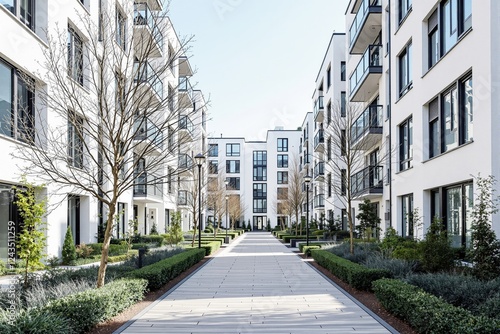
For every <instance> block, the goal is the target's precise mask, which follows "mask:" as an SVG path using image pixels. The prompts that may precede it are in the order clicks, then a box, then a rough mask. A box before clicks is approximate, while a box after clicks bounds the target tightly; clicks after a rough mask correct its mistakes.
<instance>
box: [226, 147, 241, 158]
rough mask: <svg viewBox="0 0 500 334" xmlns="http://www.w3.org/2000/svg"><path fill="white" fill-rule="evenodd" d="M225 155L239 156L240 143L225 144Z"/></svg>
mask: <svg viewBox="0 0 500 334" xmlns="http://www.w3.org/2000/svg"><path fill="white" fill-rule="evenodd" d="M226 156H227V157H239V156H240V144H226Z"/></svg>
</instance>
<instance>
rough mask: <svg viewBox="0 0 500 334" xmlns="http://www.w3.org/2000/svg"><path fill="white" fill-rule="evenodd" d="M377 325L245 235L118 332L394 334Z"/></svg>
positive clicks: (264, 239) (268, 238) (314, 275)
mask: <svg viewBox="0 0 500 334" xmlns="http://www.w3.org/2000/svg"><path fill="white" fill-rule="evenodd" d="M379 321H380V322H379ZM381 322H382V321H381V320H380V319H378V321H377V320H376V319H375V318H374V317H373V316H372V315H370V314H369V313H367V312H366V311H364V310H363V309H362V308H361V307H360V306H358V305H357V304H356V303H355V302H353V301H352V300H351V299H350V298H349V297H348V296H346V295H345V294H344V293H343V292H342V291H340V290H339V289H338V288H337V287H336V286H334V285H333V284H332V283H331V282H330V281H328V280H327V279H325V278H324V277H323V276H322V275H321V274H320V273H319V272H317V271H316V270H315V269H314V268H312V267H311V266H310V265H308V264H307V263H306V262H305V261H304V260H303V259H301V258H300V257H298V256H297V255H296V254H294V253H293V252H292V251H291V250H290V249H288V248H287V247H285V246H284V245H283V244H281V243H280V242H279V241H278V240H276V239H275V238H274V237H273V236H272V235H271V234H269V233H245V234H244V235H243V236H241V237H240V238H238V239H237V240H235V241H233V242H232V243H231V244H230V245H229V246H227V248H225V249H224V250H222V251H221V252H219V253H218V254H217V256H216V257H215V258H213V259H212V260H211V261H209V262H208V263H207V264H205V265H204V266H203V267H202V268H201V269H199V270H198V271H196V272H195V273H194V274H193V275H191V276H190V277H188V278H187V279H186V280H184V281H183V282H181V284H180V285H178V286H177V287H176V288H175V289H174V290H173V291H171V292H170V293H167V294H165V295H164V296H163V297H162V298H161V299H159V300H158V301H156V302H155V303H153V304H152V305H151V306H150V307H148V308H146V309H145V310H144V311H143V312H141V313H140V314H139V315H137V316H136V317H135V318H134V319H133V320H131V321H130V322H128V323H127V324H125V325H124V326H122V327H121V328H120V329H118V331H116V332H115V333H175V334H183V333H218V334H222V333H265V334H271V333H280V334H281V333H283V334H284V333H293V334H296V333H304V334H306V333H307V334H313V333H314V334H315V333H323V334H326V333H336V334H338V333H367V334H368V333H369V334H375V333H390V332H392V333H397V332H396V331H395V330H394V329H393V328H391V327H389V325H387V324H385V323H384V324H381Z"/></svg>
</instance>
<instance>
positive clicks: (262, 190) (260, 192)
mask: <svg viewBox="0 0 500 334" xmlns="http://www.w3.org/2000/svg"><path fill="white" fill-rule="evenodd" d="M253 198H254V199H255V198H267V184H266V183H254V184H253Z"/></svg>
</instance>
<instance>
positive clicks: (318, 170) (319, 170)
mask: <svg viewBox="0 0 500 334" xmlns="http://www.w3.org/2000/svg"><path fill="white" fill-rule="evenodd" d="M324 175H325V163H324V162H319V163H317V164H316V166H314V178H317V177H319V176H324Z"/></svg>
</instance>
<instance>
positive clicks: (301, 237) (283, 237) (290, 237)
mask: <svg viewBox="0 0 500 334" xmlns="http://www.w3.org/2000/svg"><path fill="white" fill-rule="evenodd" d="M281 239H282V240H283V242H284V243H289V242H290V240H291V239H304V240H306V236H305V235H284V236H282V237H281Z"/></svg>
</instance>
